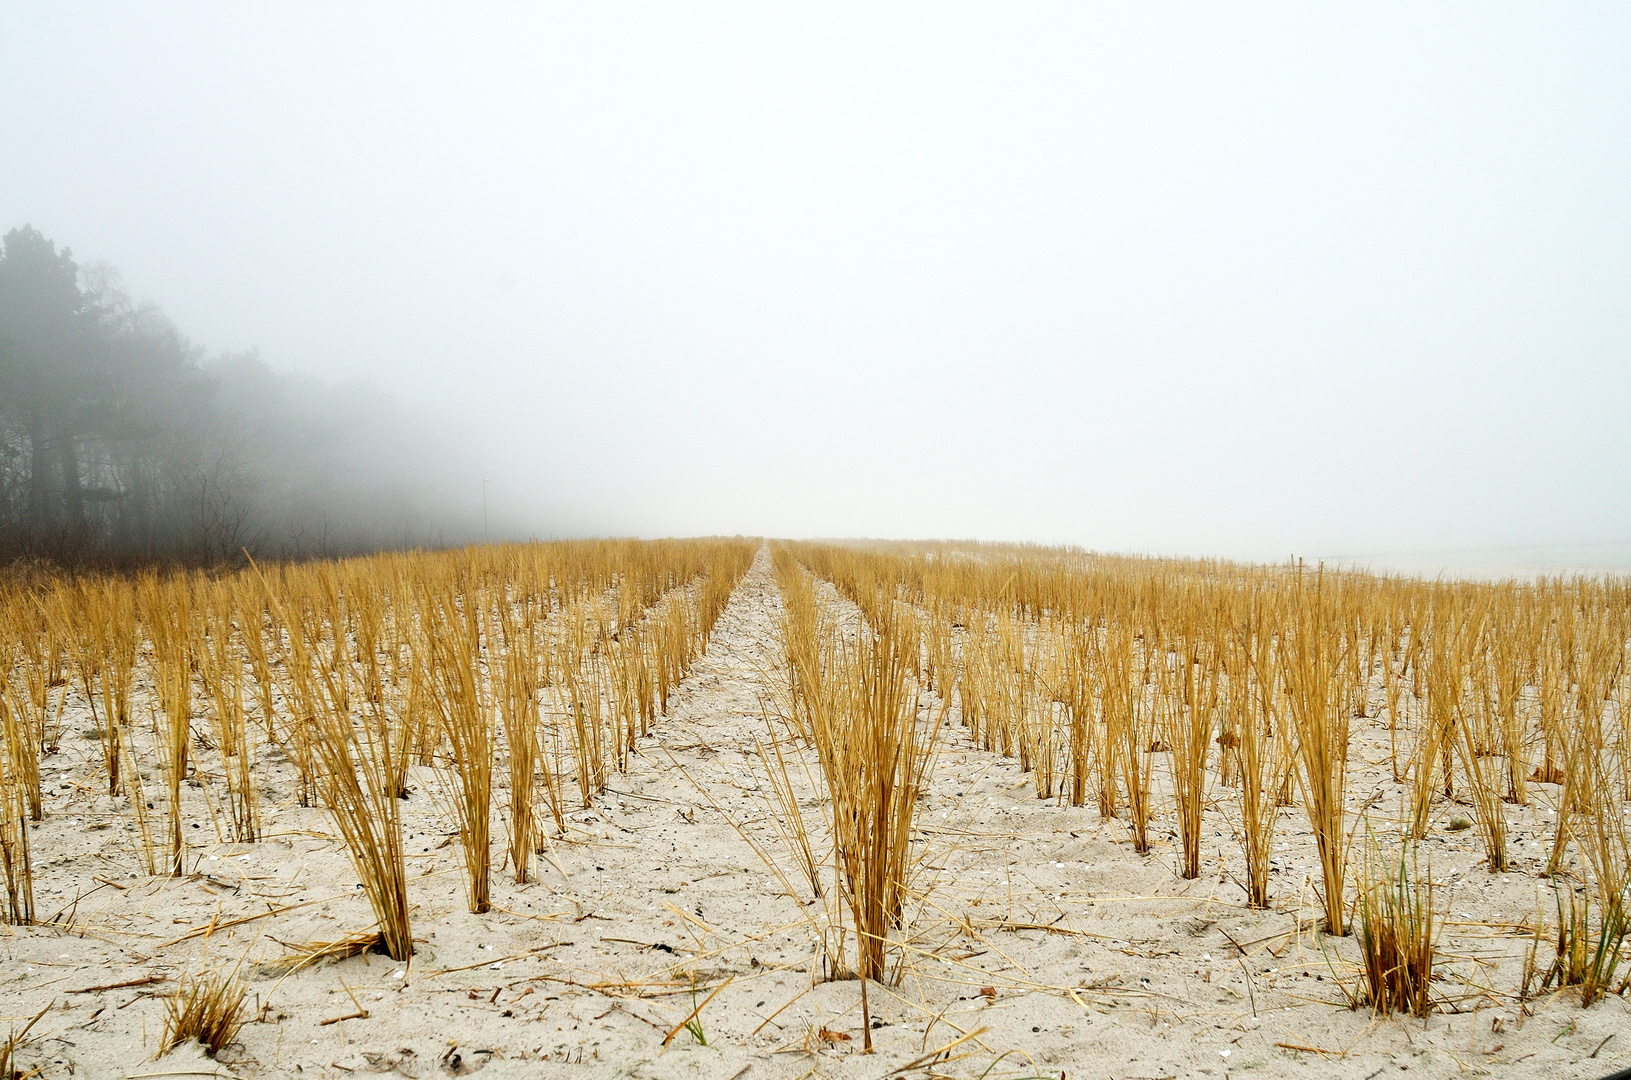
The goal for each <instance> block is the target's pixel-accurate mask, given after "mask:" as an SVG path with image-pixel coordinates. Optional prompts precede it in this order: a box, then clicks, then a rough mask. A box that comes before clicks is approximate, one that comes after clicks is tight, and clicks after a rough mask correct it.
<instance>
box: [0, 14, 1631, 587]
mask: <svg viewBox="0 0 1631 1080" xmlns="http://www.w3.org/2000/svg"><path fill="white" fill-rule="evenodd" d="M1333 7H1334V5H1306V4H1288V5H1285V6H1273V7H1253V8H1245V7H1238V6H1234V5H1231V6H1229V7H1228V8H1227V10H1220V9H1218V8H1206V7H1200V6H1193V7H1186V6H1176V5H1166V6H1163V7H1161V8H1160V9H1159V10H1155V9H1153V8H1146V7H1140V8H1138V9H1137V10H1130V9H1129V6H1128V5H1116V6H1113V7H1112V6H1105V7H1091V6H1083V5H1079V4H1070V5H1061V6H1056V7H1050V6H1042V5H1030V4H1027V5H1014V4H993V5H987V6H948V5H939V4H936V5H929V6H921V7H918V6H889V7H884V8H878V7H877V6H875V5H872V4H864V5H858V6H854V7H847V8H845V7H833V6H830V5H820V6H816V5H807V6H800V7H792V6H779V5H777V6H771V5H763V4H754V5H744V6H740V7H714V6H695V5H675V4H659V5H650V6H638V5H636V6H622V5H610V4H584V5H575V6H573V7H550V8H543V9H540V8H539V6H538V5H532V4H527V5H515V6H500V5H479V4H466V5H425V6H415V5H407V4H402V3H389V4H379V5H375V6H369V5H361V4H347V5H332V4H316V5H300V4H289V3H283V4H278V5H262V6H261V8H260V10H250V8H249V6H248V5H220V4H196V5H173V4H162V3H141V4H108V5H78V4H65V3H54V2H53V3H40V4H17V3H0V55H3V56H4V61H3V62H0V228H4V227H10V226H11V225H16V224H21V223H23V222H31V223H33V224H34V225H35V226H37V227H39V228H40V229H42V230H43V231H45V232H46V233H47V234H48V235H50V236H52V237H53V238H55V239H56V240H58V241H59V242H62V243H66V244H68V245H70V246H71V247H72V248H73V249H74V252H75V254H76V256H78V257H79V258H81V259H82V260H93V259H106V260H108V261H111V262H113V263H114V264H116V265H117V266H118V267H120V268H121V269H122V270H123V272H124V275H125V279H126V282H127V284H128V285H129V287H130V288H131V289H132V290H133V291H134V292H136V293H137V294H139V295H141V296H144V297H147V298H151V299H153V300H156V301H158V302H159V303H161V304H162V305H163V306H164V307H165V309H166V310H167V311H168V312H169V313H170V314H171V315H172V316H173V317H174V318H175V319H176V321H177V322H178V323H179V324H180V325H181V326H182V327H183V328H184V329H185V330H187V331H188V332H189V333H191V334H192V335H193V336H195V337H196V338H197V339H199V340H200V341H202V342H203V343H204V344H206V345H208V346H209V347H210V348H212V349H221V348H234V349H236V348H244V347H248V346H252V345H258V346H259V347H260V348H261V350H262V352H263V354H264V355H265V356H266V358H267V359H268V360H269V361H271V362H272V363H273V364H274V365H276V366H280V367H284V368H294V369H299V370H303V371H309V372H312V373H314V374H318V375H322V376H324V377H327V378H331V379H350V378H358V377H362V378H368V379H371V380H373V381H375V382H376V383H378V384H380V385H383V386H386V387H389V388H391V389H392V390H394V391H395V392H396V393H397V394H399V395H400V396H401V397H403V398H405V399H408V400H409V401H410V402H414V403H416V404H419V405H421V406H422V407H423V409H424V410H425V412H426V414H427V415H429V416H433V417H435V418H436V419H435V422H436V423H437V424H438V426H441V427H443V428H444V429H445V430H448V431H453V432H457V433H460V435H461V437H462V438H464V439H467V440H469V441H470V442H471V443H473V444H474V445H476V446H477V447H478V449H479V450H480V452H481V454H482V455H483V457H484V458H485V459H486V460H487V461H488V462H490V466H489V469H490V471H489V473H488V475H490V476H491V477H492V484H491V487H490V493H491V498H492V501H493V507H494V515H495V520H496V519H497V518H498V517H499V516H500V515H502V516H503V518H504V519H505V520H508V521H519V522H522V523H523V525H524V527H525V528H527V529H530V530H532V531H535V532H536V533H537V534H538V535H551V534H553V535H567V534H574V533H582V532H592V533H639V534H646V535H660V534H690V533H734V532H743V533H768V534H774V535H862V534H866V535H877V536H914V537H923V536H974V537H982V538H992V539H1022V540H1044V541H1055V542H1058V541H1068V542H1073V543H1080V544H1084V545H1088V546H1091V547H1096V548H1101V549H1113V550H1142V551H1155V552H1173V553H1205V554H1227V555H1236V556H1247V557H1268V558H1275V557H1283V556H1285V555H1287V554H1290V553H1292V552H1296V553H1299V554H1305V555H1310V556H1315V555H1324V556H1327V557H1330V556H1359V557H1373V558H1374V557H1386V559H1392V560H1395V561H1406V562H1408V561H1410V560H1411V559H1412V558H1413V559H1415V560H1416V561H1417V562H1419V563H1420V564H1422V565H1431V564H1433V563H1434V562H1435V561H1439V562H1458V563H1468V562H1496V563H1536V562H1540V563H1546V562H1551V563H1571V564H1577V565H1591V564H1597V565H1615V564H1618V565H1628V564H1631V497H1628V495H1631V485H1628V482H1627V475H1628V473H1627V469H1628V466H1631V428H1628V423H1627V421H1628V417H1631V7H1628V6H1625V5H1601V6H1586V5H1566V6H1564V5H1544V6H1543V5H1532V6H1528V7H1507V6H1499V5H1493V4H1487V3H1478V4H1469V5H1465V6H1454V5H1431V6H1424V5H1419V4H1408V5H1401V6H1399V7H1396V8H1388V7H1385V6H1381V5H1364V6H1363V10H1362V11H1360V12H1359V13H1357V14H1342V13H1338V12H1335V11H1333V10H1331V8H1333ZM480 482H481V478H480V477H479V476H472V477H471V480H470V484H471V490H472V492H473V493H474V492H478V491H479V488H480Z"/></svg>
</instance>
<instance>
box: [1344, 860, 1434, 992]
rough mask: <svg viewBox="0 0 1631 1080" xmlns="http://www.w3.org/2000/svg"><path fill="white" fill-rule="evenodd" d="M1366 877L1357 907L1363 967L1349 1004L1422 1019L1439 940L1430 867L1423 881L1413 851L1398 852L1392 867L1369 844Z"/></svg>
mask: <svg viewBox="0 0 1631 1080" xmlns="http://www.w3.org/2000/svg"><path fill="white" fill-rule="evenodd" d="M1364 875H1365V879H1364V881H1363V883H1362V884H1361V886H1360V890H1359V898H1358V904H1357V908H1358V912H1357V913H1358V919H1359V952H1360V956H1361V958H1362V960H1363V968H1362V978H1361V982H1360V992H1359V994H1358V995H1357V996H1356V997H1355V998H1354V1000H1353V1005H1354V1006H1355V1007H1358V1006H1359V1005H1369V1006H1370V1007H1371V1008H1372V1009H1373V1010H1375V1011H1376V1012H1377V1013H1379V1014H1380V1015H1383V1016H1387V1015H1389V1014H1390V1013H1394V1012H1408V1013H1414V1014H1416V1015H1417V1016H1426V1015H1427V1011H1428V1009H1429V1008H1430V1007H1431V1002H1430V1001H1429V997H1428V992H1429V988H1430V984H1431V982H1432V978H1433V962H1434V959H1435V950H1436V948H1437V938H1438V927H1437V925H1436V923H1435V922H1434V913H1433V880H1432V871H1431V868H1429V870H1428V873H1427V876H1426V877H1425V878H1423V877H1422V874H1421V872H1420V868H1419V866H1418V865H1417V862H1416V853H1415V849H1414V848H1410V849H1409V851H1408V853H1407V852H1406V851H1405V850H1404V849H1401V850H1400V852H1399V860H1398V863H1397V864H1396V865H1395V864H1394V863H1393V862H1392V861H1391V860H1386V859H1384V858H1383V856H1382V854H1381V852H1380V851H1379V850H1378V849H1377V846H1376V843H1375V841H1374V840H1373V841H1372V842H1371V844H1370V848H1369V850H1368V851H1367V852H1366V856H1365V864H1364Z"/></svg>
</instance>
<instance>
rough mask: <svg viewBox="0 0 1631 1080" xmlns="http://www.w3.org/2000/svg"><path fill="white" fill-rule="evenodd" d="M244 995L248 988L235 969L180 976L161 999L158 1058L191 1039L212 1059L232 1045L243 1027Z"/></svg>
mask: <svg viewBox="0 0 1631 1080" xmlns="http://www.w3.org/2000/svg"><path fill="white" fill-rule="evenodd" d="M247 994H248V987H247V986H246V985H245V984H244V981H243V979H242V978H240V977H239V975H238V971H237V968H233V970H232V971H230V972H221V971H213V970H206V971H202V972H200V973H199V974H197V975H183V976H182V977H181V982H180V984H179V985H177V986H176V989H175V991H174V993H171V994H170V995H168V996H167V997H166V998H165V999H164V1031H163V1033H162V1034H161V1035H160V1036H159V1056H161V1057H162V1056H163V1055H165V1054H168V1053H169V1052H170V1051H172V1050H174V1049H175V1048H176V1047H178V1046H180V1045H182V1044H183V1043H187V1042H192V1041H193V1040H197V1041H198V1042H200V1043H202V1044H203V1046H204V1050H205V1052H206V1053H208V1054H209V1055H210V1056H211V1057H214V1056H215V1055H216V1054H219V1053H220V1052H221V1051H222V1050H224V1049H226V1048H227V1047H228V1046H230V1045H232V1043H233V1041H234V1040H236V1039H237V1037H238V1032H239V1030H240V1029H242V1027H243V1026H244V1021H245V1016H244V1009H243V1005H244V997H245V996H246V995H247Z"/></svg>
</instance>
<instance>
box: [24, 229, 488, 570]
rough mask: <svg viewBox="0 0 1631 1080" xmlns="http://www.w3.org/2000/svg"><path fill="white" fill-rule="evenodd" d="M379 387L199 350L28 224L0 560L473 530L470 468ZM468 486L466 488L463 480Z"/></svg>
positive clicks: (291, 546)
mask: <svg viewBox="0 0 1631 1080" xmlns="http://www.w3.org/2000/svg"><path fill="white" fill-rule="evenodd" d="M450 443H451V440H448V439H443V438H439V437H437V434H436V433H435V432H432V431H429V430H427V425H426V424H425V423H424V422H423V421H420V420H417V419H416V418H415V417H413V416H411V415H409V413H408V412H407V410H405V409H404V408H402V407H401V406H400V405H397V404H395V403H394V402H393V401H392V400H391V399H390V398H389V397H388V396H386V395H383V394H381V393H380V392H379V391H378V390H377V389H373V388H369V387H365V386H334V385H328V384H324V383H322V382H319V381H317V380H314V379H309V378H303V377H298V376H292V375H287V374H279V373H276V372H274V371H273V370H272V369H271V368H269V367H268V366H267V364H266V363H265V362H264V361H262V360H261V359H260V357H259V355H258V354H256V353H255V352H253V351H250V352H242V353H220V354H216V355H208V354H206V352H205V350H204V349H203V348H202V347H201V346H199V345H196V344H194V343H193V342H192V341H190V340H188V338H187V337H186V336H185V335H184V334H182V332H181V331H180V330H179V329H178V328H177V327H176V325H175V324H174V323H173V322H171V321H170V320H169V319H168V318H167V317H166V316H165V315H164V314H163V312H162V311H160V310H159V308H157V307H156V306H154V305H152V304H147V303H138V302H136V301H134V300H133V299H132V298H131V297H130V296H129V295H128V294H126V293H125V292H124V291H123V290H122V289H121V287H120V285H119V280H118V277H117V275H116V274H115V273H114V272H113V271H112V270H110V269H109V268H107V267H104V266H90V267H82V266H80V265H78V264H77V263H76V262H75V261H74V258H73V256H72V254H71V253H70V252H69V251H68V250H67V249H66V248H62V249H59V248H57V246H56V245H55V244H54V243H53V242H52V241H51V240H50V239H48V238H47V237H45V236H44V235H42V234H41V233H40V232H39V231H38V230H36V229H34V228H32V227H29V226H24V227H22V228H18V229H13V230H12V231H11V232H9V233H7V234H6V236H5V238H4V246H3V249H0V564H5V563H10V562H13V561H15V560H17V559H19V558H30V557H33V558H40V559H45V560H49V561H51V562H55V563H59V564H64V565H86V564H92V565H106V566H132V565H141V564H148V563H182V564H187V565H214V564H218V563H221V562H227V561H232V560H235V559H239V558H241V557H242V553H243V552H245V551H247V552H248V553H249V554H251V555H253V556H255V557H257V558H261V557H274V558H275V557H287V558H301V557H307V556H314V555H339V554H347V553H353V552H358V551H366V550H377V549H380V548H387V547H411V546H436V545H440V544H445V543H451V542H457V541H462V540H467V539H471V538H473V537H476V536H479V535H480V534H481V531H482V527H483V525H482V510H481V505H480V484H481V480H480V472H479V468H478V467H477V466H476V465H474V464H473V463H470V462H465V461H460V460H458V458H457V455H456V454H455V453H453V452H452V451H451V450H450V445H449V444H450ZM472 493H473V494H472Z"/></svg>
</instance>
